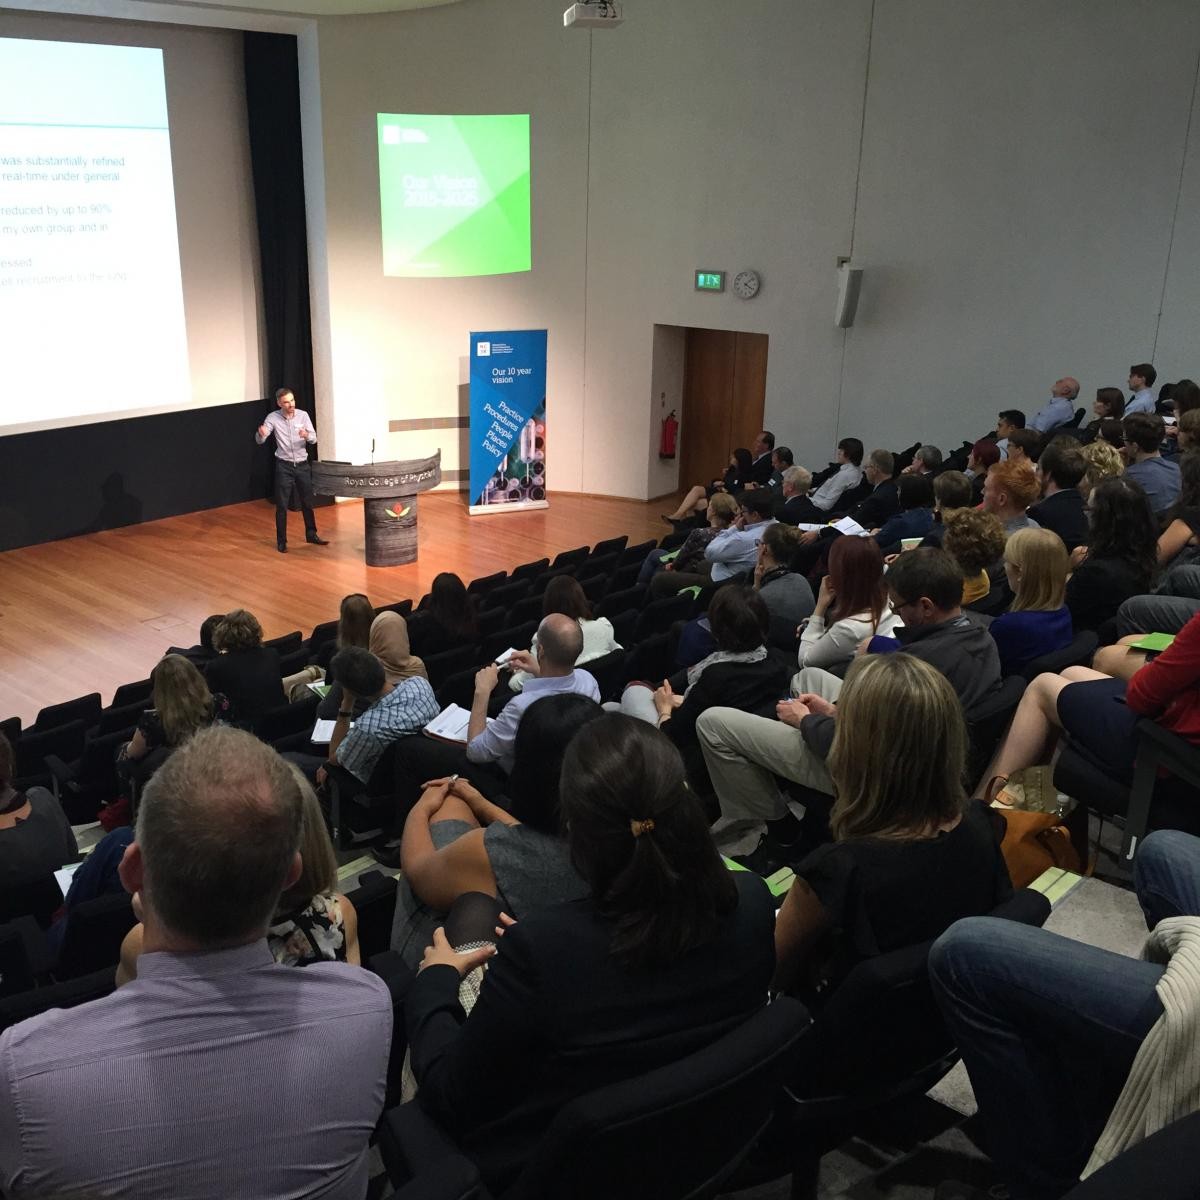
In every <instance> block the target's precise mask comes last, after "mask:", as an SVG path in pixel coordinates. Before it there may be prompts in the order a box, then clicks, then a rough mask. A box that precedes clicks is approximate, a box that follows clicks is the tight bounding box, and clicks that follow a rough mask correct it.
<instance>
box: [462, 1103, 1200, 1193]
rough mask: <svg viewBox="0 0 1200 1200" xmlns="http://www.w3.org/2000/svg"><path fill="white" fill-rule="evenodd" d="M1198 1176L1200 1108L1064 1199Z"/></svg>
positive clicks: (1172, 1184)
mask: <svg viewBox="0 0 1200 1200" xmlns="http://www.w3.org/2000/svg"><path fill="white" fill-rule="evenodd" d="M1198 1178H1200V1112H1194V1113H1192V1114H1191V1115H1189V1116H1186V1117H1182V1118H1181V1119H1180V1120H1178V1121H1175V1122H1173V1123H1172V1124H1170V1125H1168V1126H1167V1127H1166V1128H1165V1129H1160V1130H1159V1131H1158V1132H1157V1133H1153V1134H1151V1135H1150V1136H1149V1137H1148V1138H1146V1139H1145V1141H1142V1142H1138V1143H1137V1145H1135V1146H1131V1147H1130V1148H1129V1149H1128V1150H1126V1151H1125V1152H1124V1153H1123V1154H1118V1155H1117V1157H1116V1158H1114V1159H1113V1160H1112V1162H1110V1163H1108V1164H1107V1165H1106V1166H1103V1167H1101V1168H1100V1170H1098V1171H1096V1172H1095V1174H1093V1175H1089V1176H1088V1177H1087V1179H1085V1180H1084V1181H1083V1182H1082V1183H1080V1184H1077V1185H1076V1186H1075V1187H1073V1188H1072V1189H1071V1190H1070V1191H1069V1192H1068V1193H1067V1194H1066V1195H1065V1196H1064V1197H1063V1198H1062V1200H1130V1198H1131V1197H1133V1196H1153V1197H1154V1200H1196V1194H1197V1191H1196V1180H1197V1179H1198ZM447 1194H448V1195H451V1194H453V1193H447Z"/></svg>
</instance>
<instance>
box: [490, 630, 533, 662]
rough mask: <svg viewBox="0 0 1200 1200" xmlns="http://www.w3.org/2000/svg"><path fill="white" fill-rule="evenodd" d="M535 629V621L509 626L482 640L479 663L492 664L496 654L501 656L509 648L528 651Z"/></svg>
mask: <svg viewBox="0 0 1200 1200" xmlns="http://www.w3.org/2000/svg"><path fill="white" fill-rule="evenodd" d="M537 627H538V622H537V621H526V622H525V623H524V624H523V625H510V626H508V628H507V629H501V630H499V631H498V632H496V633H493V634H492V636H491V637H488V638H484V639H483V646H482V648H481V652H480V655H479V661H480V662H485V663H489V662H492V661H493V660H494V659H495V657H496V655H497V654H503V653H504V652H505V650H507V649H508V648H509V647H510V646H511V647H512V648H513V649H514V650H528V649H529V646H530V644H531V643H532V641H533V635H534V634H535V633H537Z"/></svg>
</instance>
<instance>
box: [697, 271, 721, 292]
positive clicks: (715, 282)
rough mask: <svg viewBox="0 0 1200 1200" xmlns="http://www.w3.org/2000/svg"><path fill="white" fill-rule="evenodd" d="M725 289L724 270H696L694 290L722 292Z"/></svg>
mask: <svg viewBox="0 0 1200 1200" xmlns="http://www.w3.org/2000/svg"><path fill="white" fill-rule="evenodd" d="M724 290H725V272H724V271H697V272H696V291H698V292H723V291H724Z"/></svg>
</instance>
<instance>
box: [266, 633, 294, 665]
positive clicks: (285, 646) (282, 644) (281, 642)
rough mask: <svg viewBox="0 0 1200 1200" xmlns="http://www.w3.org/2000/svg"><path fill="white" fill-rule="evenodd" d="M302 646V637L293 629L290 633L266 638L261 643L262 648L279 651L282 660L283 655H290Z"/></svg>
mask: <svg viewBox="0 0 1200 1200" xmlns="http://www.w3.org/2000/svg"><path fill="white" fill-rule="evenodd" d="M303 644H304V635H303V634H302V633H301V632H300V630H298V629H293V630H292V632H291V633H281V634H280V635H279V637H273V638H268V639H267V640H266V641H265V642H263V645H264V646H271V647H273V648H274V649H276V650H278V651H279V655H280V657H281V658H282V657H283V655H285V654H291V653H293V652H294V651H296V650H299V649H300V647H301V646H302V645H303Z"/></svg>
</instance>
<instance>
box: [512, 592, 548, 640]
mask: <svg viewBox="0 0 1200 1200" xmlns="http://www.w3.org/2000/svg"><path fill="white" fill-rule="evenodd" d="M542 603H543V601H542V597H541V596H526V597H525V599H524V600H518V601H517V603H516V604H514V605H513V606H512V608H510V609H509V610H508V621H507V622H506V624H508V625H524V624H525V622H526V621H540V620H541V619H542ZM521 649H524V647H523V646H522V647H521Z"/></svg>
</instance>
